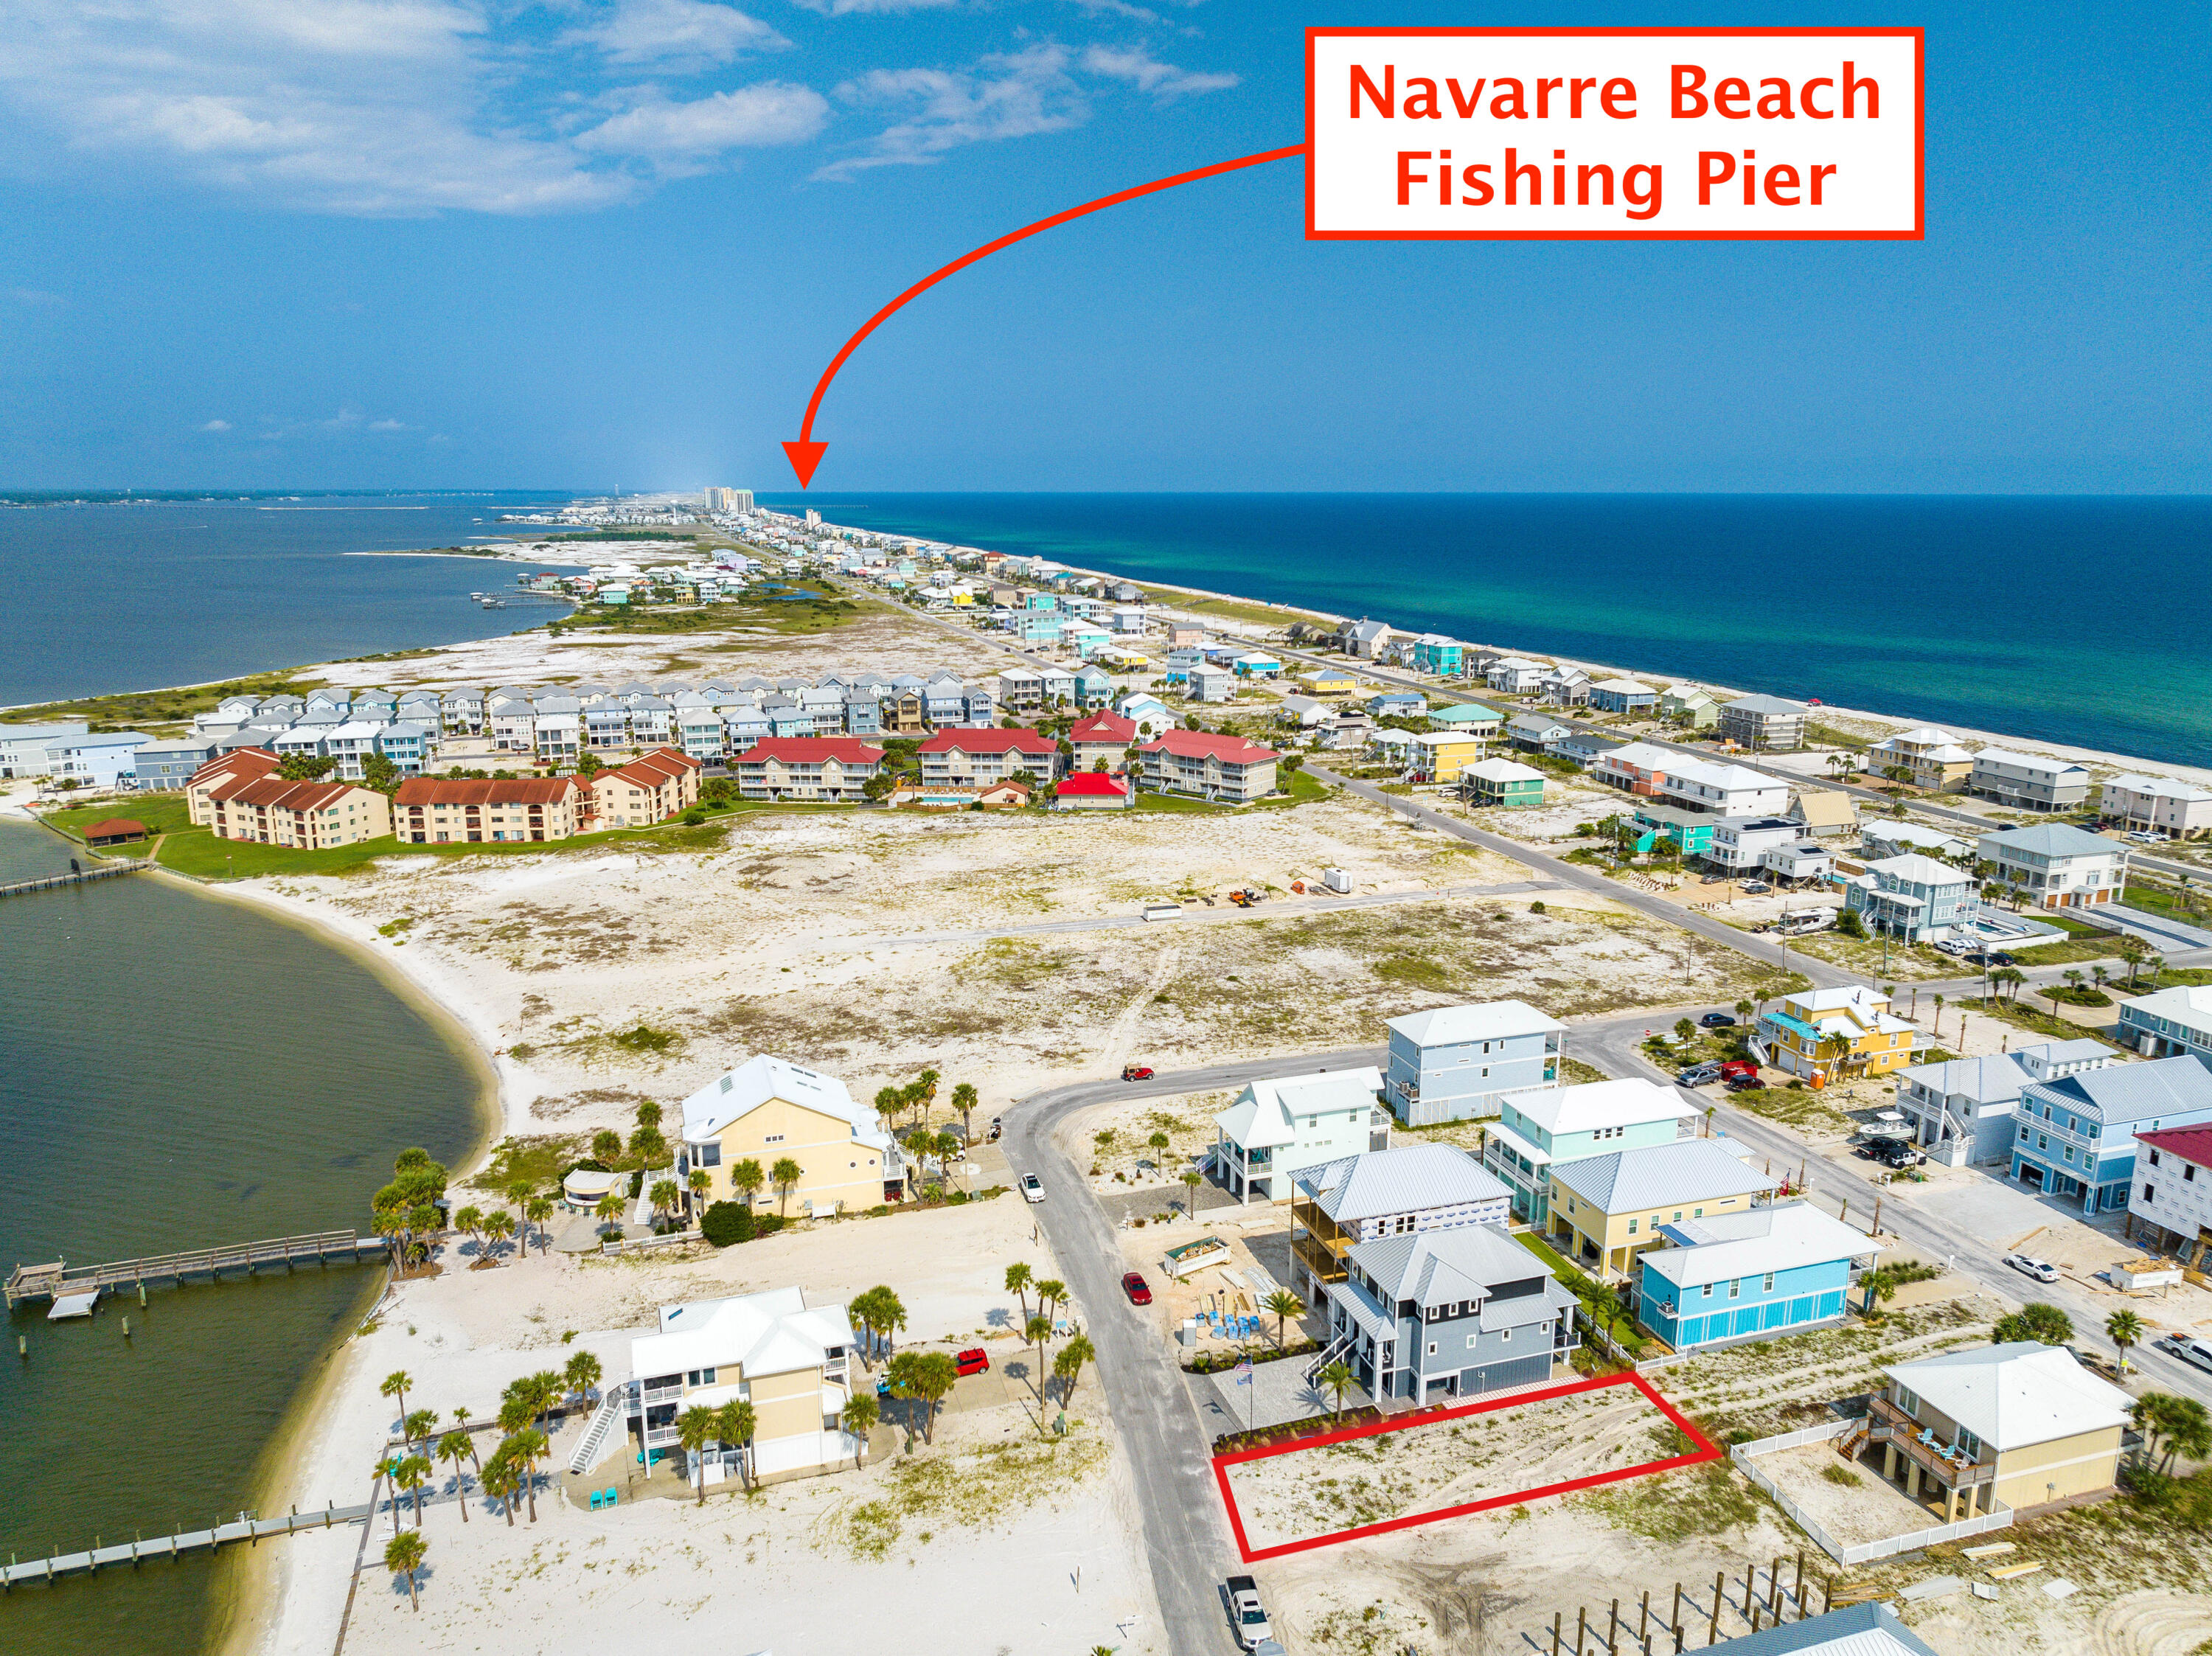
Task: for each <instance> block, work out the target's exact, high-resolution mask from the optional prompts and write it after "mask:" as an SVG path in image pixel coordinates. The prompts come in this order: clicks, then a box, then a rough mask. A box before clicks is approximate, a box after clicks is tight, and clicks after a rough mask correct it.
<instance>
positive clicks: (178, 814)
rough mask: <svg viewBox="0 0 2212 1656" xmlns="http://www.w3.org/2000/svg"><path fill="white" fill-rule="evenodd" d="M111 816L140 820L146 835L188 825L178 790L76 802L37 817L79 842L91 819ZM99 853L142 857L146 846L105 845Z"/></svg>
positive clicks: (174, 830)
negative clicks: (175, 791) (99, 800)
mask: <svg viewBox="0 0 2212 1656" xmlns="http://www.w3.org/2000/svg"><path fill="white" fill-rule="evenodd" d="M111 816H127V817H129V818H131V820H132V821H134V822H143V823H144V824H145V825H146V832H147V834H148V835H149V836H151V835H154V834H173V833H174V832H176V831H177V830H178V829H179V828H190V827H191V818H190V815H189V808H188V807H187V806H186V805H185V796H184V795H183V794H182V793H154V794H143V795H141V796H140V797H139V798H135V799H110V800H106V801H105V802H104V803H102V804H97V805H76V806H72V807H71V808H70V809H69V810H50V811H45V812H41V813H40V817H39V820H40V822H45V823H47V824H49V825H50V826H52V827H54V828H59V829H60V830H61V831H62V832H63V833H64V834H68V835H69V836H70V839H72V840H78V841H80V842H82V840H83V839H84V831H85V829H87V828H89V827H91V826H92V825H93V824H94V822H106V820H107V819H108V818H109V817H111ZM100 854H101V855H102V856H116V857H143V856H144V855H145V854H146V846H145V845H144V844H139V845H130V846H105V847H103V848H102V850H101V852H100Z"/></svg>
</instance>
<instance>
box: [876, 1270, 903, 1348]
mask: <svg viewBox="0 0 2212 1656" xmlns="http://www.w3.org/2000/svg"><path fill="white" fill-rule="evenodd" d="M868 1292H869V1294H870V1295H872V1297H873V1300H874V1303H875V1308H876V1332H877V1333H878V1334H880V1335H882V1336H883V1337H884V1345H885V1346H886V1347H887V1348H888V1347H890V1345H891V1344H893V1342H892V1340H891V1338H890V1337H891V1336H892V1335H894V1334H902V1333H904V1332H905V1331H906V1306H905V1304H904V1303H903V1302H902V1301H901V1300H900V1299H899V1296H898V1295H896V1294H894V1293H893V1292H891V1290H890V1288H889V1287H888V1286H886V1285H885V1284H884V1283H877V1284H876V1286H875V1287H873V1288H872V1289H869V1290H868Z"/></svg>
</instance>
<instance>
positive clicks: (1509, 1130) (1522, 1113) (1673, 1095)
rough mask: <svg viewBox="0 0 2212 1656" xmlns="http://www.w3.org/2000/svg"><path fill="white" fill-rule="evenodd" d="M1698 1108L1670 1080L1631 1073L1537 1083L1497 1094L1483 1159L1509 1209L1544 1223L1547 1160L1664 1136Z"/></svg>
mask: <svg viewBox="0 0 2212 1656" xmlns="http://www.w3.org/2000/svg"><path fill="white" fill-rule="evenodd" d="M1696 1114H1697V1112H1696V1111H1695V1110H1693V1109H1692V1108H1691V1107H1689V1106H1688V1105H1686V1104H1685V1103H1684V1102H1682V1095H1681V1094H1680V1093H1679V1092H1677V1091H1676V1090H1675V1089H1674V1088H1672V1087H1662V1086H1660V1085H1659V1084H1658V1083H1656V1082H1652V1081H1645V1080H1644V1079H1642V1078H1641V1077H1629V1078H1627V1079H1626V1080H1621V1081H1590V1082H1585V1083H1583V1084H1582V1085H1580V1086H1577V1087H1537V1088H1534V1089H1530V1090H1529V1091H1528V1092H1525V1093H1508V1094H1506V1095H1505V1096H1504V1098H1503V1099H1501V1100H1500V1101H1498V1125H1496V1126H1494V1127H1492V1129H1491V1130H1490V1142H1489V1144H1488V1145H1487V1146H1486V1149H1484V1151H1483V1158H1482V1164H1483V1166H1485V1167H1486V1168H1489V1169H1490V1170H1491V1172H1492V1173H1494V1174H1497V1175H1498V1177H1499V1178H1501V1179H1503V1180H1504V1181H1505V1183H1506V1187H1507V1188H1508V1189H1509V1190H1510V1191H1511V1192H1512V1193H1513V1216H1514V1217H1515V1218H1516V1219H1525V1220H1527V1221H1528V1222H1529V1223H1531V1224H1533V1225H1535V1226H1536V1227H1537V1228H1540V1229H1541V1228H1545V1226H1546V1222H1547V1217H1548V1216H1549V1213H1550V1210H1551V1198H1552V1168H1553V1164H1555V1163H1559V1162H1575V1161H1579V1160H1580V1159H1581V1158H1583V1156H1603V1155H1606V1154H1607V1152H1609V1151H1612V1150H1637V1149H1643V1148H1644V1146H1645V1145H1647V1144H1671V1143H1674V1140H1675V1139H1676V1138H1677V1137H1680V1134H1681V1131H1682V1129H1681V1124H1682V1123H1683V1122H1684V1121H1686V1120H1688V1119H1691V1118H1692V1117H1694V1116H1695V1115H1696Z"/></svg>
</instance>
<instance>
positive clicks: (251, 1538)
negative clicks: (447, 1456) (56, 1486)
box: [0, 1503, 388, 1590]
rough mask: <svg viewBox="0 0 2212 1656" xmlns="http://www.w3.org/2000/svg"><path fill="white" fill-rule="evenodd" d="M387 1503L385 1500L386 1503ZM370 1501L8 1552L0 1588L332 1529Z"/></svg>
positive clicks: (355, 1518)
mask: <svg viewBox="0 0 2212 1656" xmlns="http://www.w3.org/2000/svg"><path fill="white" fill-rule="evenodd" d="M387 1504H388V1503H387ZM373 1511H374V1506H373V1505H372V1506H368V1507H324V1508H323V1510H322V1511H320V1512H319V1513H299V1512H295V1513H292V1514H291V1515H290V1516H289V1517H288V1518H254V1517H252V1516H250V1515H247V1514H246V1513H240V1515H239V1516H238V1517H237V1518H234V1519H233V1520H231V1521H230V1522H229V1523H228V1524H210V1526H208V1527H207V1528H206V1529H204V1530H185V1531H184V1532H181V1533H179V1534H176V1535H164V1536H161V1537H158V1538H155V1539H154V1540H151V1541H143V1540H133V1541H126V1542H118V1543H116V1544H113V1545H102V1544H99V1543H98V1542H97V1541H96V1540H95V1542H94V1544H93V1545H91V1546H89V1547H86V1548H84V1549H82V1550H80V1551H77V1552H58V1553H56V1554H54V1555H53V1556H52V1557H49V1558H33V1559H28V1560H26V1561H23V1562H17V1560H16V1559H15V1557H14V1556H12V1555H11V1556H9V1560H8V1562H7V1563H6V1564H4V1565H0V1588H6V1589H11V1590H12V1589H13V1588H15V1587H19V1586H24V1585H26V1584H27V1583H30V1582H41V1583H43V1582H47V1581H58V1580H60V1579H61V1578H62V1577H64V1576H65V1575H97V1574H100V1571H102V1570H104V1569H113V1568H115V1567H116V1566H117V1565H118V1564H127V1565H129V1566H131V1568H133V1569H136V1568H138V1567H140V1566H141V1565H144V1564H150V1563H155V1562H167V1561H171V1560H174V1559H178V1558H181V1557H183V1556H185V1554H187V1553H195V1552H220V1551H221V1550H222V1549H223V1548H225V1547H228V1546H232V1545H234V1544H237V1543H239V1542H240V1541H243V1542H245V1543H246V1544H247V1545H248V1546H253V1545H257V1544H259V1543H260V1542H261V1541H262V1540H264V1538H267V1537H270V1536H272V1535H297V1534H298V1533H299V1532H301V1531H302V1530H327V1529H334V1528H336V1527H337V1526H338V1525H341V1524H365V1523H367V1522H368V1519H369V1517H370V1515H371V1513H372V1512H373Z"/></svg>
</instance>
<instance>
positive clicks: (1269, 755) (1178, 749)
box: [1138, 731, 1282, 765]
mask: <svg viewBox="0 0 2212 1656" xmlns="http://www.w3.org/2000/svg"><path fill="white" fill-rule="evenodd" d="M1163 748H1164V749H1167V751H1168V752H1170V753H1171V754H1173V755H1175V756H1176V758H1178V759H1222V760H1226V761H1228V762H1229V763H1231V764H1232V765H1264V764H1266V763H1267V761H1269V760H1270V759H1279V758H1281V757H1282V755H1280V754H1279V753H1277V752H1276V751H1275V750H1274V749H1273V748H1263V747H1261V745H1260V744H1259V743H1257V742H1251V741H1248V740H1246V739H1245V738H1244V737H1241V736H1217V735H1215V734H1214V733H1213V732H1212V731H1162V732H1161V733H1160V734H1159V736H1158V737H1157V738H1155V739H1154V740H1152V741H1150V742H1147V743H1145V745H1144V746H1143V747H1142V748H1141V749H1139V750H1138V751H1139V752H1141V753H1157V752H1158V751H1159V750H1160V749H1163Z"/></svg>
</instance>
